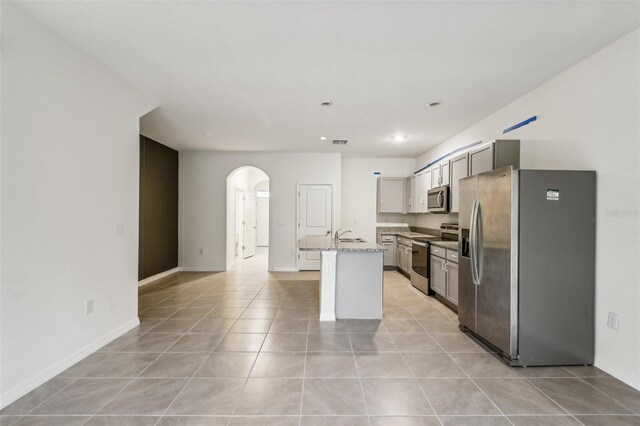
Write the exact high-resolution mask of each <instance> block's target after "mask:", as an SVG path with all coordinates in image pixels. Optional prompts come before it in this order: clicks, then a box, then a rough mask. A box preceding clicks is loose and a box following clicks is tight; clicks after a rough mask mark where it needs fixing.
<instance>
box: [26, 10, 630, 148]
mask: <svg viewBox="0 0 640 426" xmlns="http://www.w3.org/2000/svg"><path fill="white" fill-rule="evenodd" d="M639 4H640V3H638V2H636V1H631V2H611V1H608V2H584V1H579V2H568V1H554V2H538V1H531V2H528V1H519V2H515V1H512V2H503V1H498V2H490V1H480V2H455V1H451V2H442V1H434V2H395V1H387V2H325V1H322V2H320V1H317V2H313V1H307V2H266V1H259V2H188V1H163V2H158V1H156V2H148V1H140V2H105V1H82V2H75V1H71V2H57V1H46V2H23V3H21V7H23V8H24V9H25V10H27V11H28V12H29V13H31V14H32V15H33V16H35V17H36V18H37V19H39V20H40V21H41V22H43V23H45V24H46V25H48V26H50V27H52V28H53V29H54V30H55V31H57V32H58V33H60V34H61V35H62V36H63V37H65V38H66V39H68V40H69V41H71V42H72V43H74V44H76V45H77V46H79V47H80V48H81V49H83V50H84V51H86V52H87V53H89V54H90V55H91V56H93V57H95V58H97V59H98V60H99V61H101V62H103V63H104V64H106V65H107V66H109V67H110V68H111V69H113V70H114V71H115V72H116V73H118V74H119V75H121V76H122V77H123V78H124V79H126V80H128V81H129V82H131V83H132V84H133V85H135V86H136V87H138V88H139V89H140V90H142V91H143V92H144V93H146V94H147V95H148V96H150V97H151V98H152V99H156V100H157V101H158V103H159V105H160V107H159V108H157V109H156V110H154V111H152V112H151V113H149V114H148V115H146V116H145V117H143V118H142V120H141V131H142V133H144V134H145V135H147V136H149V137H151V138H153V139H156V140H158V141H159V142H162V143H165V144H167V145H169V146H172V147H174V148H176V149H179V150H183V151H187V150H224V151H289V152H341V153H343V154H344V155H346V156H361V157H362V156H372V157H375V156H389V157H412V156H416V155H419V154H420V153H422V152H424V151H426V150H427V149H428V148H430V147H432V146H434V145H436V144H437V143H439V142H441V141H443V140H445V139H447V138H448V137H450V136H452V135H454V134H456V133H458V132H459V131H461V130H463V129H464V128H466V127H468V126H470V125H471V124H473V123H475V122H476V121H478V120H480V119H482V118H483V117H485V116H487V115H489V114H491V113H492V112H494V111H496V110H497V109H499V108H501V107H503V106H505V105H506V104H508V103H510V102H511V101H513V100H515V99H517V98H518V97H520V96H522V95H523V94H525V93H527V92H528V91H530V90H532V89H534V88H535V87H537V86H539V85H540V84H542V83H544V82H545V81H547V80H549V79H550V78H551V77H553V76H554V75H556V74H558V73H560V72H561V71H563V70H565V69H567V68H568V67H570V66H571V65H573V64H575V63H576V62H578V61H580V60H581V59H583V58H585V57H587V56H589V55H590V54H592V53H593V52H595V51H597V50H598V49H601V48H602V47H604V46H606V45H607V44H609V43H611V42H612V41H614V40H616V39H618V38H620V37H621V36H623V35H624V34H626V33H628V32H630V31H632V30H633V29H635V28H637V27H638V26H640V21H639V17H640V9H639ZM323 101H331V102H333V105H332V106H329V107H322V106H320V103H321V102H323ZM433 101H441V105H440V106H438V107H429V106H428V104H429V103H430V102H433ZM536 113H538V111H531V115H534V114H536ZM522 118H523V119H525V118H527V117H522ZM504 124H505V127H507V126H508V125H510V124H513V123H504ZM397 133H402V134H405V135H406V136H407V140H405V141H403V142H394V141H392V140H391V137H392V136H393V135H395V134H397ZM320 136H325V137H327V138H329V140H328V141H321V140H320V139H319V138H320ZM334 138H335V139H348V140H349V143H348V145H346V146H334V145H332V144H331V139H334ZM470 142H472V141H470Z"/></svg>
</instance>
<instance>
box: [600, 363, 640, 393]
mask: <svg viewBox="0 0 640 426" xmlns="http://www.w3.org/2000/svg"><path fill="white" fill-rule="evenodd" d="M593 365H595V366H596V367H598V368H599V369H600V370H602V371H604V372H605V373H608V374H611V375H612V376H613V377H615V378H616V379H618V380H620V381H622V382H625V383H626V384H628V385H629V386H631V387H633V388H636V389H637V390H640V378H639V377H637V376H634V375H633V374H631V373H630V372H628V371H623V370H621V369H620V368H618V367H614V366H612V365H610V364H608V363H606V362H602V361H599V360H597V359H596V360H595V362H594V363H593Z"/></svg>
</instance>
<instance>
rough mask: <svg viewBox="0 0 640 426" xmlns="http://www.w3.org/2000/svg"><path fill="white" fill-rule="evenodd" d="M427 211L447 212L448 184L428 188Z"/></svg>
mask: <svg viewBox="0 0 640 426" xmlns="http://www.w3.org/2000/svg"><path fill="white" fill-rule="evenodd" d="M427 211H428V212H429V213H449V185H444V186H441V187H439V188H433V189H430V190H429V191H428V192H427Z"/></svg>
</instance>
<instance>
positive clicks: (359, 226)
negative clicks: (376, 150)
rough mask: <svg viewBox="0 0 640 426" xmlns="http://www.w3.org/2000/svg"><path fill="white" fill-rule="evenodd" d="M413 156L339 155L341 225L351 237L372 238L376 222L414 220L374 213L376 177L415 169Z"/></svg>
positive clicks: (412, 216) (408, 216) (393, 175)
mask: <svg viewBox="0 0 640 426" xmlns="http://www.w3.org/2000/svg"><path fill="white" fill-rule="evenodd" d="M415 166H416V160H415V159H414V158H343V159H342V225H343V228H344V229H345V230H346V229H350V230H351V231H352V233H351V235H352V236H354V237H360V238H364V240H365V241H375V240H376V222H385V221H386V222H389V223H393V222H405V223H409V225H413V224H414V223H415V215H413V214H410V215H409V214H405V215H377V214H376V212H377V205H376V200H377V181H378V176H376V175H374V174H373V173H374V172H380V173H381V174H380V176H381V177H398V176H402V177H406V176H409V175H411V174H412V173H413V172H415V171H416V169H415Z"/></svg>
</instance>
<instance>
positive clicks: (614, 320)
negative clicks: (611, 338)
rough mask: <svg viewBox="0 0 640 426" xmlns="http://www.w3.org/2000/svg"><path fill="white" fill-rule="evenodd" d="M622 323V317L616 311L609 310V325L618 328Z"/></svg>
mask: <svg viewBox="0 0 640 426" xmlns="http://www.w3.org/2000/svg"><path fill="white" fill-rule="evenodd" d="M619 324H620V317H619V316H618V314H616V313H615V312H609V317H608V318H607V327H609V328H611V329H613V330H617V329H618V326H619Z"/></svg>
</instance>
